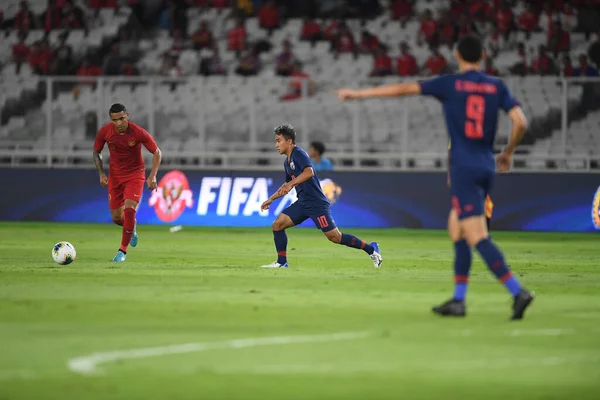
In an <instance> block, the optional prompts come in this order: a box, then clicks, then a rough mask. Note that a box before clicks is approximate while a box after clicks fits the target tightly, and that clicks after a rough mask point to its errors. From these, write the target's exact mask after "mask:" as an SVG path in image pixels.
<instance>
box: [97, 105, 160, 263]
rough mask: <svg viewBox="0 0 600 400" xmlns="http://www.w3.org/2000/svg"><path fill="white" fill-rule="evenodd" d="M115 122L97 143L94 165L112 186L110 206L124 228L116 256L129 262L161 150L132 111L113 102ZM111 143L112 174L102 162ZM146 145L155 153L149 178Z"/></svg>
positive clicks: (111, 113)
mask: <svg viewBox="0 0 600 400" xmlns="http://www.w3.org/2000/svg"><path fill="white" fill-rule="evenodd" d="M108 115H109V116H110V120H111V122H110V123H108V124H106V125H104V126H103V127H102V128H100V130H99V131H98V134H97V135H96V141H95V142H94V164H96V169H97V170H98V175H99V176H100V185H101V186H103V187H106V186H108V205H109V207H110V214H111V216H112V220H113V222H114V223H115V224H117V225H119V226H122V227H123V236H122V238H121V247H119V251H117V255H116V256H115V258H114V259H113V261H114V262H122V261H125V258H126V255H127V247H128V246H129V244H131V246H132V247H135V246H136V245H137V242H138V236H137V232H136V229H135V225H136V220H135V213H136V210H137V207H138V204H139V201H140V198H141V197H142V191H143V190H144V181H146V183H147V184H148V189H150V190H155V189H156V173H157V172H158V166H159V165H160V161H161V158H162V156H161V152H160V149H159V148H158V146H157V145H156V142H155V141H154V139H153V138H152V136H150V134H149V133H148V132H147V131H146V130H145V129H144V128H142V127H140V126H138V125H136V124H134V123H133V122H129V113H128V112H127V109H126V108H125V106H124V105H123V104H118V103H117V104H113V105H112V106H111V107H110V110H109V111H108ZM105 143H108V150H109V152H110V163H109V164H110V165H109V170H108V171H109V173H108V176H106V174H105V173H104V167H103V165H102V149H103V148H104V144H105ZM142 145H144V147H145V148H146V149H147V150H148V151H149V152H150V153H152V154H154V159H153V160H152V170H151V171H150V174H149V175H148V179H146V173H145V169H146V167H145V165H144V160H143V159H142Z"/></svg>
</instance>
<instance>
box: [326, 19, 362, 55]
mask: <svg viewBox="0 0 600 400" xmlns="http://www.w3.org/2000/svg"><path fill="white" fill-rule="evenodd" d="M332 44H333V50H334V52H335V53H336V54H339V53H355V52H356V44H355V42H354V37H353V36H352V34H351V33H350V30H349V29H348V26H347V25H346V24H340V29H339V32H338V35H337V37H336V38H335V39H334V40H333V43H332Z"/></svg>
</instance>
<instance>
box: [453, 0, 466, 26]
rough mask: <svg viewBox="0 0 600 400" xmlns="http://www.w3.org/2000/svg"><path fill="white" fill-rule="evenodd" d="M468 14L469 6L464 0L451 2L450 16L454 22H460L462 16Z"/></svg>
mask: <svg viewBox="0 0 600 400" xmlns="http://www.w3.org/2000/svg"><path fill="white" fill-rule="evenodd" d="M466 14H467V4H466V2H465V1H464V0H450V15H451V17H452V20H454V21H458V20H459V19H460V17H461V16H462V15H466Z"/></svg>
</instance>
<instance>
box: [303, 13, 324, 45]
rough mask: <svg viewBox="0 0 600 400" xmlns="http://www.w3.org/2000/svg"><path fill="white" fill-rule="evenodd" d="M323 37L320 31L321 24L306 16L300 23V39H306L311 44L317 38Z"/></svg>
mask: <svg viewBox="0 0 600 400" xmlns="http://www.w3.org/2000/svg"><path fill="white" fill-rule="evenodd" d="M322 39H323V32H322V31H321V25H319V24H318V23H317V22H316V21H314V20H312V19H310V18H306V19H304V23H303V24H302V33H301V34H300V40H308V41H310V42H311V43H312V44H313V46H314V45H315V43H316V42H317V40H322Z"/></svg>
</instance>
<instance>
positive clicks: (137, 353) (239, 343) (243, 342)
mask: <svg viewBox="0 0 600 400" xmlns="http://www.w3.org/2000/svg"><path fill="white" fill-rule="evenodd" d="M368 335H369V333H368V332H342V333H332V334H322V335H299V336H275V337H263V338H247V339H234V340H226V341H221V342H196V343H184V344H175V345H169V346H159V347H145V348H139V349H130V350H117V351H109V352H102V353H94V354H90V355H88V356H84V357H76V358H72V359H70V360H69V361H68V362H67V366H68V368H69V369H70V370H71V371H73V372H76V373H79V374H88V375H91V374H94V373H95V372H97V367H98V365H100V364H106V363H109V362H114V361H120V360H131V359H136V358H148V357H159V356H165V355H169V354H185V353H193V352H200V351H207V350H216V349H242V348H246V347H256V346H272V345H281V344H293V343H316V342H334V341H340V340H353V339H361V338H364V337H367V336H368Z"/></svg>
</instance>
